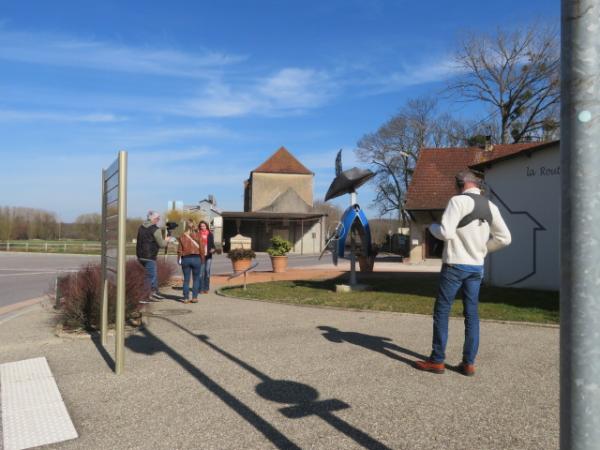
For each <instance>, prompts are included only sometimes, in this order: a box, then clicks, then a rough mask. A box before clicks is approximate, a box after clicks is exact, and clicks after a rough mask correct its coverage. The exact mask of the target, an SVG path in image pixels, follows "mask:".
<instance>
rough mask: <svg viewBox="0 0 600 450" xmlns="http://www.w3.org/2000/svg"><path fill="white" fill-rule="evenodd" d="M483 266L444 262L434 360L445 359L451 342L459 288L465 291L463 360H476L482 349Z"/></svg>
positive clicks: (436, 310) (435, 322) (435, 314)
mask: <svg viewBox="0 0 600 450" xmlns="http://www.w3.org/2000/svg"><path fill="white" fill-rule="evenodd" d="M482 278H483V266H481V271H479V272H467V271H465V270H460V269H457V268H456V267H453V266H451V265H448V264H444V265H443V266H442V271H441V273H440V286H439V291H438V296H437V298H436V300H435V307H434V310H433V344H432V351H431V357H430V359H431V361H433V362H436V363H441V362H444V360H445V359H446V343H447V342H448V317H449V315H450V309H451V308H452V303H453V302H454V298H455V297H456V294H457V293H458V290H459V289H460V288H462V291H463V307H464V316H465V343H464V346H463V361H464V362H465V363H467V364H473V363H474V362H475V357H476V356H477V350H478V349H479V309H478V306H479V288H480V287H481V280H482Z"/></svg>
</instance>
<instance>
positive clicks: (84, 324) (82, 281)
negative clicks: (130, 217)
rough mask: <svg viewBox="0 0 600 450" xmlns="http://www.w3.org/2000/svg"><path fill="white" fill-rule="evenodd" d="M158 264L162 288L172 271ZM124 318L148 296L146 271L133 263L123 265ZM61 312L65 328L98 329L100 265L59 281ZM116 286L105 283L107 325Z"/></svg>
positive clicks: (111, 316) (112, 314)
mask: <svg viewBox="0 0 600 450" xmlns="http://www.w3.org/2000/svg"><path fill="white" fill-rule="evenodd" d="M157 263H158V283H159V286H166V285H167V284H168V282H169V280H170V278H171V276H172V275H173V273H174V271H175V268H174V267H173V265H172V264H169V263H167V262H164V261H160V260H159V261H157ZM125 272H126V283H125V316H126V318H130V317H132V316H135V315H136V313H137V312H138V310H139V309H140V306H141V305H140V301H141V300H143V299H145V298H148V296H149V295H150V285H149V284H148V283H147V281H146V271H145V269H144V267H143V266H142V265H140V264H139V263H138V262H137V261H135V260H129V261H127V264H126V266H125ZM59 289H60V293H61V297H62V299H61V313H62V318H63V323H64V325H65V326H66V327H68V328H84V329H86V330H94V329H99V328H100V319H101V314H102V299H101V297H100V295H101V289H100V265H99V264H90V265H87V266H83V267H82V268H81V269H80V270H79V271H78V272H75V273H73V274H70V275H68V276H67V277H64V278H62V279H61V280H60V283H59ZM116 290H117V289H116V286H113V285H112V284H111V283H108V323H109V324H114V322H115V304H116Z"/></svg>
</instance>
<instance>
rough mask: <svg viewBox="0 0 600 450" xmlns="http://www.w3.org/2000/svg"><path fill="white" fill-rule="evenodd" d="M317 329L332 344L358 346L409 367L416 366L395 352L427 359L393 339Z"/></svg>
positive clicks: (327, 327)
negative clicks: (392, 340) (395, 342)
mask: <svg viewBox="0 0 600 450" xmlns="http://www.w3.org/2000/svg"><path fill="white" fill-rule="evenodd" d="M317 328H318V329H319V330H321V331H324V333H323V337H324V338H325V339H327V340H328V341H330V342H335V343H336V344H341V343H343V342H347V343H349V344H353V345H358V346H359V347H364V348H366V349H368V350H373V351H374V352H377V353H381V354H382V355H385V356H387V357H388V358H392V359H395V360H397V361H400V362H403V363H405V364H408V365H409V366H414V365H415V363H414V361H412V360H410V359H408V358H405V357H404V356H401V355H398V354H397V353H394V352H393V351H396V352H400V353H404V354H405V355H409V356H412V357H414V358H418V359H427V357H426V356H424V355H421V354H420V353H416V352H413V351H412V350H408V349H406V348H404V347H400V346H398V345H396V344H393V343H392V342H390V341H391V339H390V338H387V337H383V336H372V335H370V334H363V333H356V332H354V331H340V330H338V329H337V328H334V327H329V326H325V325H320V326H318V327H317ZM392 350H393V351H392Z"/></svg>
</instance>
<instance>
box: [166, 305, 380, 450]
mask: <svg viewBox="0 0 600 450" xmlns="http://www.w3.org/2000/svg"><path fill="white" fill-rule="evenodd" d="M157 318H159V319H162V320H164V321H166V322H169V323H170V324H172V325H173V326H175V327H177V328H179V329H180V330H182V331H184V332H186V333H187V334H189V335H191V336H193V337H195V338H197V339H198V340H200V341H201V342H202V343H204V344H205V345H207V346H208V347H210V348H211V349H213V350H214V351H216V352H218V353H219V354H221V355H223V356H224V357H225V358H227V359H229V360H230V361H233V362H234V363H235V364H237V365H239V366H240V367H242V368H243V369H245V370H246V371H248V372H249V373H251V374H252V375H254V376H256V377H257V378H258V379H259V380H261V382H260V383H259V384H258V385H257V386H256V393H257V394H258V395H260V396H261V397H262V398H264V399H266V400H270V401H273V402H277V403H283V404H287V405H291V406H287V407H285V408H281V409H280V410H279V411H280V412H281V413H282V414H283V415H284V416H285V417H287V418H290V419H300V418H303V417H308V416H311V415H315V416H317V417H319V418H320V419H322V420H324V421H325V422H326V423H328V424H329V425H331V426H332V427H334V428H335V429H336V430H338V431H339V432H341V433H343V434H345V435H346V436H348V437H349V438H351V439H353V440H354V441H355V442H357V443H358V444H360V445H362V446H363V447H365V448H367V449H374V450H389V447H387V446H386V445H384V444H382V443H381V442H379V441H378V440H376V439H374V438H372V437H371V436H369V435H368V434H367V433H365V432H364V431H362V430H359V429H358V428H356V427H354V426H352V425H351V424H349V423H347V422H345V421H344V420H342V419H340V418H338V417H337V416H335V415H334V414H333V412H334V411H338V410H342V409H347V408H350V405H348V404H347V403H345V402H343V401H341V400H337V399H329V400H319V391H317V390H316V389H315V388H313V387H312V386H309V385H306V384H303V383H298V382H296V381H290V380H274V379H272V378H271V377H269V376H268V375H266V374H264V373H262V372H261V371H259V370H258V369H256V368H255V367H253V366H251V365H250V364H248V363H246V362H245V361H242V360H241V359H239V358H237V357H235V356H234V355H232V354H231V353H228V352H227V351H225V350H223V349H222V348H220V347H218V346H217V345H215V344H213V343H212V342H210V340H209V337H208V336H206V335H202V334H200V335H197V334H194V333H192V332H191V331H190V330H188V329H187V328H185V327H183V326H181V325H180V324H178V323H177V322H175V321H173V320H171V319H169V318H167V317H160V316H159V317H157Z"/></svg>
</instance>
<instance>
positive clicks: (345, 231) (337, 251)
mask: <svg viewBox="0 0 600 450" xmlns="http://www.w3.org/2000/svg"><path fill="white" fill-rule="evenodd" d="M335 175H336V176H335V178H334V179H333V181H332V182H331V185H330V186H329V189H328V191H327V195H326V196H325V201H328V200H331V199H332V198H336V197H339V196H340V195H343V194H350V206H349V207H348V208H347V209H346V210H345V211H344V214H343V215H342V218H341V220H340V222H338V223H337V225H336V226H335V229H334V230H333V232H332V233H331V235H330V236H329V237H328V239H327V242H326V244H325V247H324V248H323V251H322V252H321V255H320V256H319V259H321V258H322V257H323V255H324V253H325V251H327V250H330V251H331V255H332V259H333V264H334V265H336V266H337V263H338V258H339V257H343V256H344V253H345V249H346V239H347V238H348V236H349V235H350V241H351V246H350V284H351V285H355V284H356V255H355V253H354V247H355V245H354V235H353V231H355V232H356V233H358V235H359V236H360V242H361V247H362V252H363V254H364V255H368V254H370V253H371V249H372V247H371V228H370V226H369V221H368V220H367V216H366V215H365V213H364V211H363V210H362V209H361V208H360V206H359V205H358V203H357V202H356V189H357V188H358V187H360V186H362V185H363V184H365V183H366V182H367V181H369V180H370V179H371V178H373V177H374V176H375V174H374V173H373V172H371V171H370V170H368V169H359V168H358V167H353V168H352V169H349V170H344V171H343V170H342V151H341V150H340V151H339V152H338V154H337V156H336V158H335Z"/></svg>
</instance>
